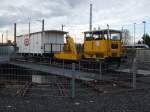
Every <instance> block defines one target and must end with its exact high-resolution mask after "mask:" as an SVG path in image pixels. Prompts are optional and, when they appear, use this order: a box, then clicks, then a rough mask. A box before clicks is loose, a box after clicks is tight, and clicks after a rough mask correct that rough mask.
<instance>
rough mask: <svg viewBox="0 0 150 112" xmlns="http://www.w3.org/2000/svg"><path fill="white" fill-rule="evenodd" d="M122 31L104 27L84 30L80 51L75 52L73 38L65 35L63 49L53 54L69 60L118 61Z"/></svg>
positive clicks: (120, 53) (120, 52)
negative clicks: (102, 28) (95, 29)
mask: <svg viewBox="0 0 150 112" xmlns="http://www.w3.org/2000/svg"><path fill="white" fill-rule="evenodd" d="M121 38H122V32H121V31H119V30H112V29H109V30H108V29H104V30H98V31H87V32H84V43H83V45H82V50H81V51H82V52H77V49H76V44H75V42H74V40H73V38H72V37H71V36H69V35H67V36H66V44H65V46H64V50H63V51H62V52H59V53H55V54H54V58H56V59H64V60H69V61H78V60H88V61H90V60H103V61H106V62H118V61H119V62H120V59H121V56H122V42H121Z"/></svg>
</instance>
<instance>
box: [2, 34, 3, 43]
mask: <svg viewBox="0 0 150 112" xmlns="http://www.w3.org/2000/svg"><path fill="white" fill-rule="evenodd" d="M2 44H3V34H2Z"/></svg>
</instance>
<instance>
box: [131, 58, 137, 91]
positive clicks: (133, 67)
mask: <svg viewBox="0 0 150 112" xmlns="http://www.w3.org/2000/svg"><path fill="white" fill-rule="evenodd" d="M132 73H133V82H132V87H133V89H136V73H137V60H136V58H134V59H133V64H132Z"/></svg>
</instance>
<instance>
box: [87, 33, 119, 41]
mask: <svg viewBox="0 0 150 112" xmlns="http://www.w3.org/2000/svg"><path fill="white" fill-rule="evenodd" d="M85 38H86V40H107V39H110V40H120V39H121V34H120V33H110V34H109V36H108V34H104V33H91V32H89V33H85Z"/></svg>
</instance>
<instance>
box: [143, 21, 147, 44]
mask: <svg viewBox="0 0 150 112" xmlns="http://www.w3.org/2000/svg"><path fill="white" fill-rule="evenodd" d="M143 24H144V35H143V36H144V38H145V32H146V21H143ZM144 43H145V42H144V41H143V44H144Z"/></svg>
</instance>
